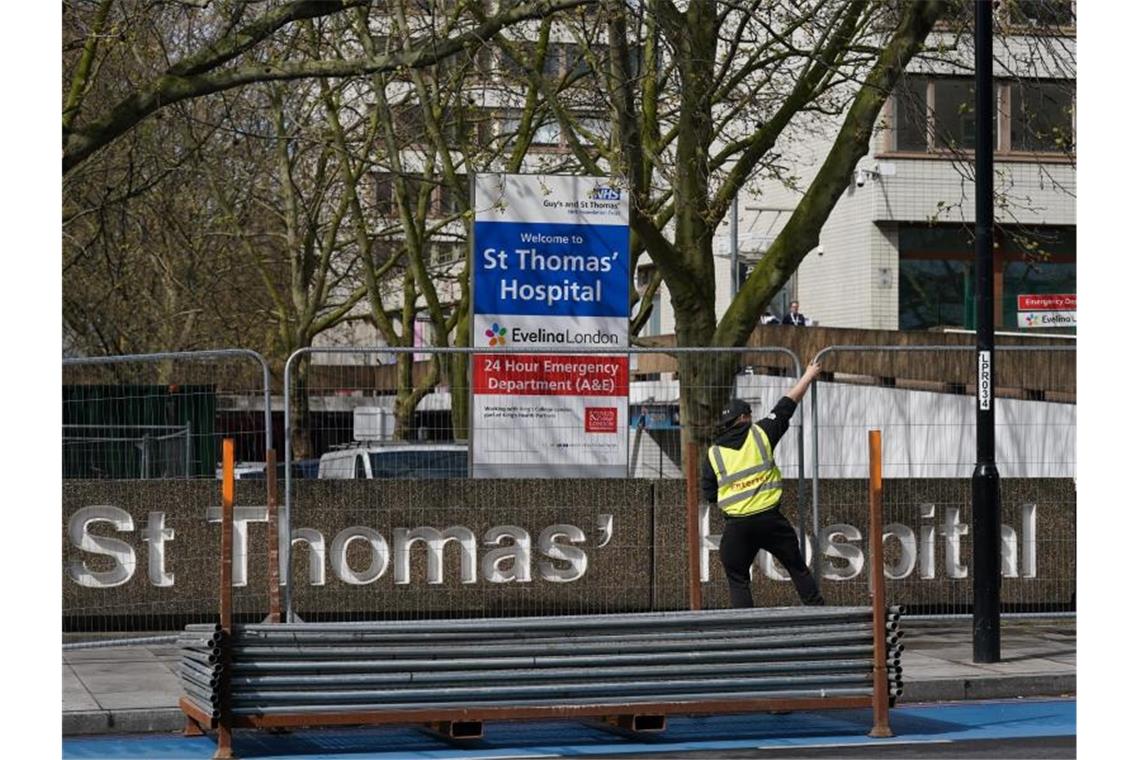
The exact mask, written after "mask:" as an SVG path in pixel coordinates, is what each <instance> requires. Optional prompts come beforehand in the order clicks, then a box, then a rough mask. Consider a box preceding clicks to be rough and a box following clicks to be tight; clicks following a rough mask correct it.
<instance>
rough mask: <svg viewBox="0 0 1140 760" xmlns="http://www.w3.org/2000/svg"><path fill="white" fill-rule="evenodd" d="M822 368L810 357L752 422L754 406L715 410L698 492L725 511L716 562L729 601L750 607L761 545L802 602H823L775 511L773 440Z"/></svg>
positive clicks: (736, 403)
mask: <svg viewBox="0 0 1140 760" xmlns="http://www.w3.org/2000/svg"><path fill="white" fill-rule="evenodd" d="M819 372H820V367H819V365H818V364H816V363H815V362H812V363H811V364H809V365H808V368H807V370H806V371H805V372H804V375H803V377H801V378H800V379H799V380H798V381H797V382H796V384H795V385H794V386H792V389H791V390H790V391H788V393H787V395H786V396H784V397H783V398H781V399H780V400H779V401H777V402H776V406H774V407H773V408H772V411H771V412H769V413H768V416H767V417H765V418H764V419H762V420H760V421H758V422H756V423H755V424H753V422H752V407H750V406H749V405H748V404H747V403H746V402H744V401H742V400H740V399H733V400H732V401H730V402H729V404H728V406H727V407H725V409H724V411H722V412H721V415H720V424H719V425H718V427H717V431H718V434H717V437H716V440H715V441H714V443H713V445H712V446H710V447H709V451H708V456H707V457H705V459H704V462H702V464H701V494H702V495H703V496H704V498H705V500H706V501H708V502H710V503H713V504H716V505H717V507H719V508H720V510H721V512H723V513H724V533H723V534H722V535H721V537H720V561H721V564H723V565H724V574H725V576H727V578H728V593H729V597H730V598H731V599H732V606H733V607H751V606H752V579H751V575H750V571H751V569H752V563H753V561H755V559H756V553H757V552H758V551H759V550H760V549H764V550H765V551H767V552H769V553H771V555H772V556H773V557H775V558H776V559H778V560H779V561H780V564H781V565H783V566H784V569H785V570H787V571H788V575H790V576H791V578H792V583H793V584H794V585H795V587H796V592H797V593H798V594H799V595H800V600H801V601H802V602H803V603H804V604H823V596H822V595H821V594H820V593H819V586H818V585H817V584H816V582H815V578H813V577H812V574H811V570H809V569H808V567H807V564H806V563H805V562H804V557H803V554H801V553H800V547H799V541H798V539H797V538H796V533H795V531H794V530H792V525H791V523H789V522H788V518H786V517H784V515H783V514H782V513H781V512H780V496H781V494H783V487H782V484H781V481H780V468H778V467H777V466H776V459H775V456H774V452H775V450H776V444H777V443H779V442H780V438H781V437H783V435H784V433H785V432H786V431H787V429H788V421H789V420H790V419H791V417H792V415H793V414H794V413H795V411H796V404H798V403H799V401H800V399H802V398H803V397H804V394H805V393H806V392H807V389H808V386H810V385H811V383H812V381H813V380H815V378H816V375H818V374H819Z"/></svg>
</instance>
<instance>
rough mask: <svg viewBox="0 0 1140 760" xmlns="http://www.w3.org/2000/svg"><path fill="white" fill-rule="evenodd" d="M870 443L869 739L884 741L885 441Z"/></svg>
mask: <svg viewBox="0 0 1140 760" xmlns="http://www.w3.org/2000/svg"><path fill="white" fill-rule="evenodd" d="M868 443H869V444H870V451H871V494H870V496H871V499H870V504H871V510H870V511H871V515H870V526H869V528H868V531H869V532H870V537H869V538H870V540H869V543H870V549H871V616H872V617H871V619H872V626H873V627H874V632H875V634H874V642H875V665H874V668H873V670H872V684H873V686H874V694H873V696H872V698H871V713H872V716H873V719H874V725H873V726H872V728H871V733H870V736H873V737H876V738H882V737H887V736H894V732H892V731H891V725H890V718H889V711H890V696H889V694H888V692H887V599H886V597H887V593H886V578H885V576H884V572H883V442H882V434H881V433H880V431H878V430H872V431H870V434H869V436H868Z"/></svg>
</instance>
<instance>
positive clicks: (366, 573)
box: [281, 348, 804, 620]
mask: <svg viewBox="0 0 1140 760" xmlns="http://www.w3.org/2000/svg"><path fill="white" fill-rule="evenodd" d="M686 352H688V353H690V354H697V355H699V356H700V355H708V356H709V357H710V358H711V356H712V354H713V351H711V350H699V349H670V350H669V351H667V352H665V351H657V350H653V349H628V350H621V351H614V350H613V349H609V350H606V349H597V350H589V349H586V350H582V349H575V350H572V351H571V350H558V349H542V350H540V351H537V352H536V351H527V352H521V351H511V350H510V349H506V350H504V349H498V350H496V352H495V354H494V355H495V356H497V357H501V358H504V360H507V359H509V358H510V357H512V356H514V357H518V360H522V359H523V357H524V356H526V355H528V354H536V353H538V354H553V355H565V354H571V353H572V354H575V355H586V356H592V355H601V356H614V355H617V356H625V357H628V360H629V364H630V370H629V372H630V375H629V376H630V385H629V399H628V409H625V410H622V411H623V413H622V414H621V415H620V417H621V418H622V419H625V420H628V423H627V425H626V427H627V428H628V430H626V431H624V432H623V433H622V435H623V436H624V437H625V438H626V441H625V443H626V445H627V456H628V459H627V461H626V462H625V465H624V468H625V470H626V474H627V477H625V478H617V479H612V478H598V479H588V478H580V477H579V478H572V479H534V478H525V479H524V478H491V479H481V478H472V477H470V474H471V472H470V470H469V469H468V468H467V466H466V465H467V461H466V460H465V459H464V458H463V456H464V454H466V453H467V452H466V448H467V441H466V440H458V441H457V440H456V438H457V431H465V430H467V429H469V428H467V427H466V423H467V419H466V418H462V419H458V420H457V419H456V417H457V416H460V415H463V414H464V412H463V411H457V410H462V409H463V408H464V407H461V406H458V405H457V404H456V403H455V402H456V399H455V397H454V396H453V395H452V392H451V391H452V389H453V388H454V387H455V385H454V384H452V383H447V379H448V378H447V376H446V372H445V369H446V368H447V367H449V366H454V365H453V364H450V361H451V360H452V359H453V358H454V357H456V356H458V357H461V360H462V361H464V362H470V361H472V360H473V358H474V357H476V356H477V355H480V354H481V353H482V354H484V355H486V352H485V351H483V352H480V351H479V350H476V349H456V348H448V349H429V348H415V349H411V348H408V349H388V348H384V349H307V350H305V351H302V352H298V353H297V354H294V356H293V357H291V358H290V360H289V362H288V364H287V369H286V377H287V388H289V394H290V395H289V398H288V400H287V403H286V410H287V411H286V414H287V422H286V429H287V436H286V438H287V447H288V450H287V458H288V460H289V461H290V462H292V463H293V465H294V466H291V467H289V468H288V469H287V471H286V478H287V479H288V483H287V486H286V494H287V495H286V504H287V508H286V510H285V512H284V513H283V519H282V524H281V531H282V546H285V541H284V537H285V536H290V537H291V541H290V542H289V543H290V547H289V548H290V552H289V554H290V555H291V556H290V557H288V558H286V557H284V556H283V559H282V573H283V575H285V574H288V575H289V576H290V577H291V578H292V582H291V583H290V585H289V586H288V597H289V599H288V602H289V604H291V606H292V609H293V611H294V612H295V613H296V614H299V615H300V616H301V617H302V618H303V619H306V620H309V619H326V620H343V619H355V618H360V617H376V616H381V617H392V616H395V617H413V618H415V617H439V616H469V615H488V616H495V615H534V614H540V615H541V614H584V613H607V612H629V611H638V610H647V609H683V608H685V607H687V605H688V596H687V586H688V577H687V568H686V563H687V559H686V558H687V547H686V534H685V509H686V503H685V493H684V489H683V488H677V487H675V486H674V484H676V483H679V482H680V481H678V480H677V478H680V477H681V476H682V474H683V469H682V468H683V461H682V460H683V457H682V455H681V432H682V430H681V420H680V419H679V415H680V409H679V400H680V386H679V382H678V380H677V376H676V375H677V362H676V357H677V355H678V354H681V353H686ZM722 353H723V352H722ZM728 353H731V354H735V355H737V356H738V359H737V368H738V369H737V373H736V374H735V375H733V376H732V379H731V380H730V381H728V383H726V384H725V386H724V387H717V388H707V389H704V390H706V391H708V392H709V393H710V394H713V395H714V396H715V397H716V398H718V399H721V400H723V399H725V398H728V397H729V396H732V395H735V396H738V397H741V398H744V399H746V400H749V401H750V402H751V403H752V404H753V406H754V407H756V408H757V409H764V410H766V409H767V408H770V407H771V406H773V405H774V404H775V403H776V401H777V400H778V399H779V398H780V396H781V395H783V393H784V391H786V390H787V388H788V387H789V386H790V385H791V383H792V382H794V377H795V375H796V373H797V372H798V362H797V361H796V359H795V357H794V355H792V354H791V353H790V352H787V351H786V350H784V349H740V350H734V351H730V352H728ZM413 355H418V358H419V359H420V360H419V361H418V362H417V361H406V363H405V364H404V365H402V366H401V365H398V364H397V362H399V357H401V356H404V357H405V359H410V358H411V357H412V356H413ZM433 361H438V367H439V369H435V368H433V367H432V366H431V365H432V363H433ZM768 365H771V366H773V367H775V368H776V370H775V371H776V372H777V373H778V374H776V375H762V374H759V373H758V372H757V369H756V368H758V367H759V368H762V370H761V371H764V372H767V371H769V370H768V368H767V367H768ZM436 373H438V375H437V374H436ZM436 379H439V380H442V381H443V384H442V385H436V386H435V387H433V388H431V390H430V391H428V392H424V393H422V394H416V393H414V392H412V385H413V384H414V383H415V382H416V381H417V380H419V381H423V382H425V385H427V382H426V380H436ZM730 386H731V387H730ZM504 403H507V402H504ZM512 403H514V402H512ZM623 403H625V402H624V400H623ZM717 403H718V404H719V403H721V402H720V401H718V402H717ZM504 409H506V407H504ZM508 411H509V412H510V413H511V414H512V415H514V417H513V419H514V420H515V424H516V425H517V431H518V432H517V436H516V440H515V442H514V445H516V446H518V447H519V451H520V456H522V453H521V452H524V451H525V450H526V447H527V446H529V445H530V444H529V443H528V440H530V438H529V436H528V434H531V433H536V432H545V431H538V430H537V428H538V427H539V426H544V425H550V424H552V423H551V422H550V421H549V417H547V416H544V415H542V414H532V413H531V412H532V411H533V410H531V409H530V408H529V407H527V404H525V403H522V402H519V403H517V404H515V405H513V406H510V408H509V409H508ZM761 413H763V412H761ZM467 414H471V412H467ZM354 417H355V418H356V419H357V420H358V422H359V423H360V424H361V426H362V430H363V429H364V427H365V426H367V427H368V429H370V430H372V431H373V432H374V434H375V435H376V436H377V437H378V438H379V439H382V440H377V441H374V442H371V443H366V444H361V443H360V442H359V441H354V440H353V421H354ZM561 419H565V416H563V417H562V418H561ZM577 424H579V425H580V424H581V423H577ZM589 435H590V431H589V430H587V429H585V428H581V429H568V430H565V431H563V436H562V438H563V440H565V441H566V442H567V444H566V445H568V446H570V447H573V446H578V445H583V444H585V443H586V442H588V439H589ZM785 440H787V441H789V443H786V444H784V445H783V446H782V447H780V448H779V449H778V460H777V461H778V463H779V464H780V466H781V467H782V468H783V470H784V475H785V478H786V479H787V480H788V481H790V482H793V483H794V482H795V481H797V480H798V479H799V478H800V477H801V473H802V467H801V466H800V457H802V441H803V435H802V428H801V427H800V426H799V424H798V416H797V421H796V423H795V425H794V426H793V429H792V430H791V431H789V433H788V434H787V436H786V439H785ZM314 470H315V471H316V472H317V473H318V474H319V475H320V476H321V477H318V478H317V479H316V480H313V479H312V478H306V477H303V473H304V472H305V471H308V472H310V473H311V472H313V471H314ZM370 476H371V477H370ZM791 493H793V494H795V493H797V492H796V491H795V489H792V490H791ZM798 493H804V492H803V491H802V490H800V491H799V492H798ZM791 517H792V519H793V520H794V519H796V515H795V510H794V507H793V511H792V513H791ZM290 526H291V527H290ZM283 555H284V552H283Z"/></svg>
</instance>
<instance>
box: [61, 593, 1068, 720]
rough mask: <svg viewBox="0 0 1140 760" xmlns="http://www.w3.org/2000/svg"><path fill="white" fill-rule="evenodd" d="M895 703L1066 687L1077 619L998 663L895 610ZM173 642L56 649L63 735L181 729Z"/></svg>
mask: <svg viewBox="0 0 1140 760" xmlns="http://www.w3.org/2000/svg"><path fill="white" fill-rule="evenodd" d="M902 628H903V631H904V636H903V643H904V645H905V649H904V651H903V658H902V666H903V682H904V686H903V696H902V698H901V699H900V700H899V702H900V704H907V703H916V702H944V701H958V700H966V699H1001V698H1012V697H1042V696H1063V695H1073V694H1076V689H1077V621H1076V618H1075V617H1068V618H1007V619H1005V620H1003V621H1002V640H1001V655H1002V660H1001V662H998V663H993V664H985V665H980V664H976V663H975V662H974V661H973V643H972V641H973V640H972V623H971V621H970V620H969V619H954V620H916V619H913V618H912V619H908V618H906V617H905V616H904V617H903V623H902ZM177 670H178V649H177V648H176V647H174V646H146V647H143V646H135V647H116V648H104V649H85V650H75V651H69V652H64V653H63V735H64V736H76V735H81V734H101V733H116V734H128V733H150V732H163V731H178V730H181V728H182V726H183V725H184V723H185V719H184V717H183V715H182V712H181V711H180V710H179V709H178V697H179V696H180V695H181V687H180V686H179V682H178V676H177Z"/></svg>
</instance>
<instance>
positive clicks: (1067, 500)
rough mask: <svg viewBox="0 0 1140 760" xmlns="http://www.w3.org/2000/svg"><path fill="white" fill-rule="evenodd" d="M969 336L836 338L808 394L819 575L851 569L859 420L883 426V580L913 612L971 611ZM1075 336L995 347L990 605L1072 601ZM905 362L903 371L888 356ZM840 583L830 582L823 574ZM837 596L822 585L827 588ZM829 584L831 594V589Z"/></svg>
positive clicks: (1054, 609) (972, 396) (1029, 608)
mask: <svg viewBox="0 0 1140 760" xmlns="http://www.w3.org/2000/svg"><path fill="white" fill-rule="evenodd" d="M974 351H975V349H974V348H973V347H969V346H923V345H915V346H834V347H830V348H827V349H824V350H823V351H821V352H820V353H819V354H818V355H817V357H816V359H817V361H819V362H820V363H821V364H822V366H823V369H824V373H825V374H824V375H823V377H822V379H821V380H820V381H817V382H816V383H815V384H814V385H813V387H812V389H811V391H810V393H809V402H810V409H808V410H807V411H808V418H809V421H808V423H807V424H808V425H809V426H810V428H811V433H810V436H809V437H810V441H811V443H810V447H809V451H808V467H809V471H810V473H811V481H812V505H811V522H812V526H813V533H814V534H815V535H816V537H817V540H818V541H819V544H820V547H821V550H820V551H817V552H814V553H813V558H812V559H813V562H812V564H813V568H814V570H815V572H816V575H817V577H822V578H823V579H825V581H826V580H828V579H830V580H833V581H835V580H841V579H845V578H853V577H855V576H857V575H858V574H859V573H860V572H861V571H862V568H863V566H864V560H865V557H864V556H863V555H862V554H861V553H855V552H853V551H852V550H851V546H852V545H857V544H858V542H859V541H860V540H861V539H862V533H863V529H864V528H865V526H864V525H860V524H859V523H852V521H851V520H849V519H847V518H846V515H848V514H849V513H850V511H851V509H850V507H851V506H852V505H853V504H858V503H860V502H861V500H862V494H863V493H864V492H865V480H864V478H865V476H864V473H865V472H866V467H867V462H866V459H865V452H866V451H867V449H866V447H865V445H864V443H863V440H862V436H863V435H864V432H863V431H865V430H867V429H868V428H879V429H881V430H882V431H883V477H884V485H883V493H884V510H885V525H884V530H885V531H886V533H887V549H886V555H885V561H886V563H887V582H888V585H889V586H890V588H891V594H892V599H894V600H896V601H899V602H902V603H904V604H906V606H907V608H908V610H909V611H910V613H911V614H940V615H946V614H958V615H961V614H969V612H970V609H971V603H972V593H973V592H972V583H971V579H970V577H969V575H970V568H971V548H972V540H971V538H972V536H971V530H972V529H971V527H970V526H971V503H972V493H971V481H970V476H971V474H972V472H973V469H974V465H975V462H976V450H975V436H974V426H975V421H976V415H975V406H976V404H977V395H976V381H977V369H976V366H975V355H974ZM1075 358H1076V348H1075V346H996V347H995V354H994V357H993V361H994V364H995V366H996V372H995V373H994V378H995V382H996V387H995V388H994V389H993V392H994V395H993V398H994V400H993V403H994V405H995V412H996V420H995V437H996V460H997V468H998V471H999V473H1000V476H1001V497H1002V522H1003V528H1002V544H1003V550H1002V553H1003V557H1002V568H1003V571H1002V573H1003V582H1002V609H1003V612H1005V613H1007V614H1013V613H1036V612H1051V613H1071V612H1073V611H1075V593H1076V489H1075V484H1074V483H1075V481H1074V479H1073V478H1074V476H1075V438H1076V406H1075V399H1076V372H1075V364H1076V363H1075ZM900 365H905V366H906V367H907V368H908V371H907V372H906V374H905V375H904V374H903V373H900V372H899V370H898V368H899V366H900ZM828 586H830V587H831V588H832V589H835V588H836V587H837V586H838V587H839V588H840V589H842V588H845V586H844V585H843V584H842V583H839V584H836V583H831V584H826V583H825V593H827V591H826V589H827V587H828ZM833 598H836V595H835V594H834V593H832V594H831V595H830V596H829V601H830V600H831V599H833ZM843 598H844V597H842V596H840V597H838V598H836V599H837V601H842V600H843Z"/></svg>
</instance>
